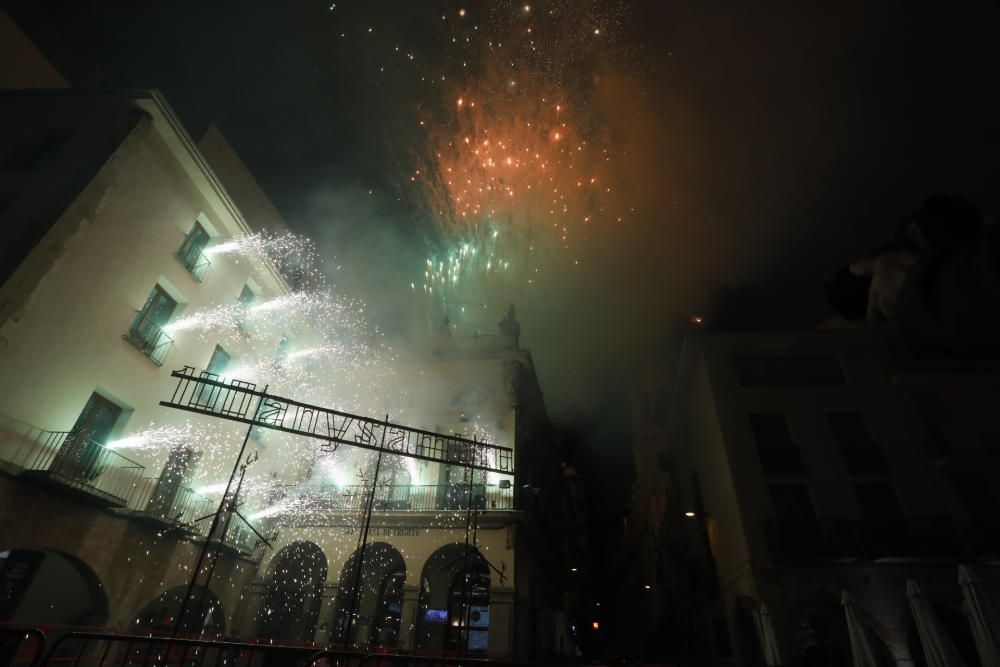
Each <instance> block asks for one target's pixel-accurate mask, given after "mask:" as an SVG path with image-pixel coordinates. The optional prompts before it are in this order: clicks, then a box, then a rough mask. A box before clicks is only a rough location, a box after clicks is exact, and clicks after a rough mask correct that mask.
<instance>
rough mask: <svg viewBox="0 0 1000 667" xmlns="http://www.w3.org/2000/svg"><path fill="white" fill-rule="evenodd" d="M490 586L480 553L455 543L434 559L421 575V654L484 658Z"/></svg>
mask: <svg viewBox="0 0 1000 667" xmlns="http://www.w3.org/2000/svg"><path fill="white" fill-rule="evenodd" d="M490 582H491V577H490V567H489V563H487V562H486V559H485V558H483V556H482V554H481V553H480V552H479V550H478V549H474V548H472V547H466V545H465V544H459V543H453V544H446V545H444V546H442V547H440V548H439V549H437V550H436V551H435V552H434V553H432V554H431V555H430V556H429V557H428V558H427V562H426V563H424V567H423V570H422V572H421V575H420V597H419V601H418V605H417V624H416V625H417V628H416V630H417V634H416V648H417V649H424V650H432V651H459V650H461V651H469V652H473V653H475V652H485V651H486V649H487V644H488V641H489V606H490V597H489V589H490Z"/></svg>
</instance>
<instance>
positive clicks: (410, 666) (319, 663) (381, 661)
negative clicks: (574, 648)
mask: <svg viewBox="0 0 1000 667" xmlns="http://www.w3.org/2000/svg"><path fill="white" fill-rule="evenodd" d="M352 658H353V659H352ZM396 665H401V666H402V667H416V666H417V665H431V666H432V667H436V666H445V665H456V666H461V667H469V666H471V665H481V666H482V667H529V666H530V665H535V666H537V667H542V666H543V665H544V666H545V667H560V665H559V664H558V663H528V662H514V661H510V660H494V659H492V658H459V657H450V656H448V657H446V656H436V655H414V654H408V653H407V654H404V653H367V654H364V655H361V656H360V658H359V656H358V655H357V654H355V655H353V656H352V655H350V654H348V655H347V656H346V660H345V655H344V653H343V651H318V652H316V653H315V654H314V655H313V656H312V657H310V658H309V661H308V662H306V663H305V667H395V666H396ZM564 665H566V667H569V663H564ZM576 667H579V665H578V664H577V665H576Z"/></svg>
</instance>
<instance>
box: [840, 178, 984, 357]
mask: <svg viewBox="0 0 1000 667" xmlns="http://www.w3.org/2000/svg"><path fill="white" fill-rule="evenodd" d="M827 293H828V295H829V297H830V300H831V302H832V303H833V304H834V306H835V307H836V308H837V310H838V311H839V312H840V313H841V315H843V316H844V317H845V318H846V319H849V320H860V319H867V320H868V321H869V322H871V323H884V322H888V323H891V324H893V325H895V326H896V327H897V328H898V329H899V331H900V333H901V334H902V335H903V336H904V337H905V338H906V339H908V340H909V341H910V342H912V343H914V344H915V345H918V346H921V347H925V348H929V349H932V350H934V351H937V352H941V353H945V354H950V355H955V356H966V357H967V356H997V355H998V354H1000V230H998V228H997V225H992V224H986V222H985V220H984V218H983V216H982V214H981V213H980V212H979V210H978V209H977V208H976V207H975V206H973V205H972V204H970V203H969V202H967V201H965V200H964V199H960V198H957V197H931V198H930V199H928V200H927V201H925V202H924V205H923V206H922V207H921V209H920V211H919V212H918V213H917V214H916V215H915V216H914V217H913V218H911V219H910V220H908V221H907V222H906V223H904V224H903V225H902V226H901V227H900V228H899V229H898V230H897V232H896V234H895V235H894V239H893V241H892V243H890V244H889V245H888V246H886V247H884V248H882V249H880V250H879V251H877V252H875V253H873V254H872V255H870V256H868V257H865V258H863V259H859V260H857V261H856V262H854V263H853V264H851V265H850V267H849V268H848V269H844V270H842V271H841V272H840V273H839V274H838V275H837V277H836V278H835V279H834V280H833V281H832V282H831V283H830V284H828V286H827Z"/></svg>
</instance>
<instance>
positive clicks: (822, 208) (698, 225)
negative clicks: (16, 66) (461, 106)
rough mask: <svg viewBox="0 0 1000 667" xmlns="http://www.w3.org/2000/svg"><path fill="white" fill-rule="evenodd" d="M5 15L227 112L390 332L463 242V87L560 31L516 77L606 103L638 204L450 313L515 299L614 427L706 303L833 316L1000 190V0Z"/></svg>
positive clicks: (536, 349) (723, 319)
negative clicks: (862, 276)
mask: <svg viewBox="0 0 1000 667" xmlns="http://www.w3.org/2000/svg"><path fill="white" fill-rule="evenodd" d="M6 4H7V6H8V7H9V8H10V9H9V11H10V13H11V15H12V16H13V17H14V18H15V20H17V21H18V22H20V23H21V24H22V25H23V26H24V27H25V29H26V31H27V32H29V34H31V35H32V36H33V37H36V38H37V41H39V43H41V44H42V45H43V48H45V49H46V50H47V51H48V52H51V53H53V54H57V53H61V54H62V56H63V57H64V58H65V57H66V54H72V57H71V58H70V60H71V63H72V66H73V69H74V71H73V72H70V74H71V78H76V79H78V80H79V81H81V82H82V83H83V84H84V85H87V84H95V83H96V84H98V85H101V86H104V87H156V88H159V89H161V90H162V91H163V92H164V94H165V95H166V97H167V99H168V101H169V102H170V103H171V105H172V106H173V107H174V108H175V110H176V111H177V113H178V114H179V116H180V117H181V119H182V120H183V121H184V123H185V124H186V125H187V127H188V128H189V130H190V131H191V133H192V135H194V136H196V137H197V136H200V134H201V133H202V132H203V131H204V130H205V128H206V127H207V126H208V125H209V123H212V122H214V123H216V124H217V125H219V127H220V128H221V130H222V132H223V133H224V134H225V135H226V136H227V137H228V138H229V140H230V141H231V143H232V144H233V145H234V147H235V149H236V150H237V152H238V153H239V154H240V155H241V157H242V158H243V159H244V161H245V162H246V164H247V165H248V166H249V168H250V170H251V171H252V172H253V173H254V175H255V176H256V177H257V179H258V180H259V181H260V183H261V184H262V186H263V187H264V189H265V190H266V191H267V193H268V194H269V195H270V196H271V198H272V199H273V200H274V202H275V203H276V205H277V206H278V208H279V209H280V210H281V211H282V213H283V215H284V216H285V217H286V219H287V220H288V221H289V223H290V224H291V225H292V227H293V228H294V229H295V230H297V231H300V232H302V233H304V234H308V235H310V236H311V237H313V238H314V239H315V240H316V242H317V243H318V245H319V247H320V249H321V250H322V251H323V252H324V253H325V254H326V255H327V256H328V260H327V266H328V269H329V270H330V271H331V272H332V273H333V275H334V276H335V278H336V280H337V282H338V284H339V285H340V286H341V288H342V289H343V290H344V291H346V292H348V293H350V294H352V295H353V296H358V297H361V298H363V299H365V300H366V301H367V302H368V303H369V306H370V308H371V311H372V313H373V317H374V318H375V319H376V320H378V321H379V322H380V323H381V324H382V326H383V327H384V328H385V329H386V330H387V331H388V332H389V333H390V334H392V333H394V332H402V331H403V330H405V329H406V327H407V325H408V323H409V321H410V320H409V318H410V316H411V314H412V310H413V309H412V306H413V300H414V299H415V298H417V297H416V296H414V295H413V294H412V293H411V288H410V282H411V281H414V280H416V281H418V282H417V288H419V280H420V279H421V272H422V271H423V262H424V259H425V257H427V255H428V252H429V251H428V247H429V246H434V245H435V244H436V246H437V247H441V246H442V245H445V244H447V242H448V241H447V239H442V237H443V236H447V228H443V227H442V225H440V224H436V223H435V221H434V220H432V219H431V218H433V215H431V214H430V212H429V208H430V207H428V206H426V205H422V204H421V202H420V197H419V193H418V192H416V191H415V190H414V187H411V183H412V182H411V181H410V177H411V176H412V175H413V173H414V168H415V167H414V164H416V163H418V162H419V160H416V159H415V156H419V155H420V154H421V152H426V151H427V149H428V147H429V146H431V141H430V139H429V137H432V136H435V135H433V134H430V133H431V132H432V130H426V129H424V128H422V127H421V126H419V124H418V121H419V120H427V122H428V123H429V124H431V123H436V124H437V126H436V127H441V128H445V129H447V128H449V127H451V126H448V125H447V123H446V122H445V121H443V120H441V119H443V118H446V117H447V114H448V113H450V112H453V111H454V109H453V107H454V104H455V98H456V97H461V95H462V94H463V91H469V90H472V91H474V92H475V93H476V94H480V93H481V92H482V91H481V90H480V89H479V88H477V87H476V83H475V82H476V80H477V77H481V78H484V79H488V78H489V77H491V76H495V72H491V71H490V70H491V68H496V67H498V66H499V65H502V64H503V63H499V65H498V63H497V62H492V63H491V62H490V59H491V58H493V59H494V60H498V58H497V57H496V54H497V51H495V50H493V51H491V50H490V49H488V48H487V46H486V45H485V44H484V43H485V42H486V41H488V40H489V39H493V38H496V37H497V36H498V35H500V39H503V35H504V34H505V31H507V32H508V33H512V34H513V33H517V34H518V35H519V36H518V37H517V39H520V40H522V42H521V43H520V44H521V46H523V39H524V38H525V32H526V31H527V29H528V28H530V27H532V26H536V29H537V32H538V33H539V45H538V48H539V49H543V50H544V49H548V51H547V52H546V53H545V55H544V58H543V59H542V60H540V61H538V62H535V61H532V62H529V63H516V64H512V68H513V69H512V71H515V72H516V73H517V76H518V77H521V78H520V80H519V81H517V86H518V87H519V88H523V87H524V86H536V87H537V88H538V89H539V90H544V89H549V90H550V91H551V95H552V99H553V100H554V99H556V98H559V99H567V100H569V105H570V111H571V112H573V111H576V110H577V109H582V110H583V111H581V112H580V115H579V116H578V117H579V118H581V119H585V122H584V121H583V120H581V127H582V126H583V125H586V126H587V128H588V130H587V131H588V133H589V134H588V135H587V136H588V137H589V138H590V139H591V142H590V144H588V147H587V150H588V151H589V150H592V149H593V148H595V147H597V146H604V147H606V148H608V149H609V150H610V152H611V154H613V158H614V159H613V160H612V161H610V162H608V163H607V166H606V167H605V168H604V169H605V171H604V172H603V173H602V177H603V178H604V179H605V180H606V181H608V182H614V183H615V185H616V189H615V191H614V192H613V193H612V194H611V195H610V196H609V197H607V198H606V200H605V201H606V206H607V207H608V208H607V211H603V210H602V213H603V214H604V218H606V219H600V218H601V215H597V214H596V213H595V215H596V218H595V220H594V223H593V226H592V227H590V228H589V229H590V232H589V234H585V233H584V232H580V231H578V230H579V229H584V228H582V227H580V228H574V229H573V231H572V232H571V233H572V235H573V236H572V239H571V242H574V243H579V245H578V246H577V245H574V246H573V250H571V251H566V252H563V251H562V250H560V249H559V248H557V247H556V246H557V245H558V244H557V243H551V244H550V247H549V246H547V247H546V251H547V252H548V254H547V255H546V264H545V267H544V268H545V272H543V274H542V275H543V276H544V277H543V279H541V280H540V281H539V282H538V283H537V284H533V285H532V287H530V288H529V287H526V286H525V285H524V284H519V285H516V286H511V284H510V283H504V285H503V286H502V288H495V287H494V288H490V289H485V288H484V289H483V290H482V291H481V293H482V294H483V295H484V296H483V297H482V301H483V303H485V304H486V305H487V308H484V309H483V311H484V313H483V314H482V315H478V316H476V317H478V318H479V319H475V318H473V317H472V316H471V315H470V316H469V319H468V320H463V319H462V316H460V315H458V314H457V313H455V312H453V313H452V315H453V318H454V319H456V320H459V323H460V324H461V325H462V326H465V327H466V328H467V329H471V328H476V329H479V330H481V331H489V332H492V331H493V327H494V325H495V322H496V319H497V318H498V317H499V315H500V314H501V313H502V312H503V310H504V309H505V307H506V303H508V302H510V301H513V302H515V303H516V304H517V305H518V309H519V313H520V315H521V318H520V319H521V322H522V327H523V330H524V336H523V342H524V344H525V345H526V346H527V347H529V348H530V349H531V350H532V352H533V353H534V356H535V360H536V364H537V365H538V367H539V369H540V373H541V381H542V385H543V388H544V389H545V391H546V400H547V402H548V404H549V407H550V410H551V411H552V412H553V413H554V414H555V415H556V416H557V417H558V418H560V419H563V420H573V421H575V423H576V424H578V425H582V426H584V427H585V428H586V427H588V426H590V425H591V424H595V423H597V424H601V423H603V424H604V425H605V426H607V424H608V423H611V422H607V421H605V422H602V420H601V418H600V417H599V416H598V417H595V414H596V413H597V412H598V411H599V410H601V409H604V408H606V407H607V406H608V405H612V404H613V401H611V400H610V399H609V397H612V396H621V395H622V393H623V392H622V389H623V388H625V387H627V386H628V384H629V382H630V379H629V378H630V377H632V376H633V375H634V374H635V373H636V372H637V371H638V370H640V369H643V368H648V367H649V365H650V360H651V359H657V358H662V357H664V356H666V355H668V351H669V350H670V349H671V348H670V346H671V344H672V342H673V341H675V340H676V335H675V334H676V332H677V331H678V330H679V329H681V328H683V327H685V326H687V322H688V321H689V318H690V317H691V316H693V315H696V314H697V315H700V316H703V317H704V318H705V320H706V325H705V326H706V327H708V328H710V329H712V330H725V329H733V328H777V327H785V326H793V327H803V326H804V327H811V326H815V325H816V324H817V323H818V322H820V321H822V320H823V319H824V318H825V317H827V316H828V315H829V312H830V309H829V307H828V306H827V304H826V301H825V297H824V296H823V283H824V281H825V280H826V279H827V278H828V277H829V276H830V275H831V274H832V273H833V272H834V271H835V270H836V269H837V268H838V267H840V266H843V265H845V264H846V263H848V262H849V261H851V260H852V259H854V258H856V257H858V256H860V255H862V254H864V253H866V252H868V251H869V250H871V249H873V248H875V247H877V246H879V245H881V244H882V243H883V242H884V241H885V240H886V239H887V236H888V234H889V233H890V231H891V229H892V228H893V227H894V226H895V225H896V224H898V222H899V221H900V220H901V219H902V218H904V217H905V216H907V215H908V214H910V213H912V212H913V211H914V210H915V209H916V208H917V207H918V206H919V204H920V202H921V200H922V199H923V198H924V197H925V196H927V195H929V194H935V193H953V194H960V195H964V196H967V197H969V198H970V199H972V200H973V201H975V202H976V203H978V204H979V205H980V206H981V207H982V208H983V209H984V210H985V211H987V212H988V213H995V212H996V211H997V210H998V206H997V205H998V203H1000V202H998V189H997V187H996V174H997V169H996V166H995V161H996V156H997V154H998V151H997V148H998V138H1000V132H998V129H997V120H996V119H997V118H1000V102H998V99H1000V96H998V95H996V93H995V88H996V79H997V74H996V72H997V65H998V55H997V49H996V46H995V35H994V32H995V27H996V26H997V25H998V19H1000V8H998V5H997V3H996V2H978V3H977V2H964V3H960V5H956V3H945V2H940V3H904V2H899V3H874V2H829V3H813V2H810V3H780V2H779V3H774V2H766V3H765V2H761V3H750V2H744V1H739V2H711V3H706V2H698V3H692V2H672V1H668V0H659V1H656V2H647V3H639V2H635V3H626V2H606V3H589V2H580V3H574V2H566V1H553V2H545V1H543V0H539V1H537V2H530V3H529V4H530V5H531V6H530V9H528V10H526V9H525V7H524V4H525V3H520V2H519V3H509V2H498V3H481V2H474V1H471V0H470V1H468V2H464V1H458V2H441V1H434V2H418V1H416V0H414V1H400V2H353V1H351V0H338V1H337V2H336V3H331V2H329V1H327V2H313V1H311V0H310V1H307V0H302V1H296V2H278V1H271V2H265V1H259V0H253V1H246V0H244V1H240V2H229V1H213V2H203V1H199V2H190V1H183V2H177V1H172V2H138V3H136V2H107V1H104V2H91V1H88V0H74V1H72V2H54V1H48V0H37V1H35V2H8V3H6ZM547 13H548V14H547ZM546 14H547V15H546ZM535 21H537V24H536V23H535ZM577 24H578V25H577ZM577 29H578V30H577ZM546 31H548V32H546ZM560 31H561V32H560ZM574 31H575V32H574ZM567 32H569V33H572V34H571V35H570V36H569V37H567V38H566V39H565V40H563V41H560V40H559V39H556V38H554V37H552V35H557V34H558V35H565V33H567ZM590 35H592V37H593V39H592V43H587V42H585V41H583V40H586V39H588V38H589V37H588V36H590ZM470 36H471V37H470ZM466 37H470V38H469V39H465V38H466ZM509 39H511V40H514V37H509ZM515 44H517V42H515ZM397 47H398V50H397ZM55 59H57V58H55ZM499 60H502V58H500V59H499ZM561 60H562V61H565V62H561ZM540 63H541V64H544V67H542V66H541V64H540ZM57 64H60V65H61V64H62V63H57ZM504 66H505V65H504ZM543 70H544V71H543ZM553 72H555V74H553ZM441 76H444V77H445V80H444V81H441V80H440V79H439V77H441ZM532 78H537V80H532ZM511 86H512V87H513V83H512V84H511ZM560 89H563V90H560ZM494 92H496V91H494ZM497 94H499V93H497ZM505 94H507V95H508V98H510V94H511V93H510V91H508V92H507V93H505ZM546 103H548V101H547V102H546ZM497 109H499V111H498V113H500V114H501V115H502V114H503V111H502V110H503V106H502V105H498V107H497ZM501 120H504V119H501ZM579 135H580V136H581V137H582V136H584V131H583V130H582V129H580V130H579ZM421 176H422V175H421ZM424 204H426V202H424ZM583 205H584V206H591V205H593V206H594V207H595V211H596V209H597V208H598V207H599V206H604V205H605V203H601V204H593V203H592V202H591V201H590V200H585V201H584V203H583ZM612 209H615V210H617V211H625V215H624V216H623V217H624V220H623V222H621V223H617V226H616V220H615V218H616V216H617V214H612V213H610V211H611V210H612ZM535 213H536V212H534V211H527V212H526V213H525V217H526V218H533V216H535ZM538 217H539V218H541V217H542V214H541V212H538ZM578 222H579V221H578ZM588 224H589V223H588ZM529 231H530V232H531V234H534V236H532V237H531V238H534V239H536V241H537V240H538V239H542V241H541V242H542V243H543V244H544V243H548V242H549V241H552V240H553V239H548V237H545V233H546V232H545V231H544V226H541V227H537V228H531V229H529ZM505 233H506V232H505ZM521 250H522V251H523V250H524V249H523V248H522V249H521ZM573 253H575V254H573ZM573 261H579V262H580V263H579V264H577V265H574V264H573ZM337 267H339V269H337ZM526 270H527V268H526ZM477 303H478V301H477ZM581 415H584V416H581ZM615 423H616V424H617V422H615ZM611 439H612V440H614V439H615V438H611ZM609 447H610V448H615V446H609Z"/></svg>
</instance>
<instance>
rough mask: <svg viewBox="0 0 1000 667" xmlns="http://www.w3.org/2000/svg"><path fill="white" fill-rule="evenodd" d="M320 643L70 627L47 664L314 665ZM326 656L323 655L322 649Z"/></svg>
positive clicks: (161, 666) (168, 666) (346, 654)
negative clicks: (210, 638)
mask: <svg viewBox="0 0 1000 667" xmlns="http://www.w3.org/2000/svg"><path fill="white" fill-rule="evenodd" d="M317 648H318V647H317V646H316V645H315V644H313V645H308V646H289V645H282V644H280V643H279V644H273V643H259V644H258V643H244V642H240V643H238V642H226V641H208V640H199V639H171V638H168V637H156V636H135V635H113V634H107V633H100V632H71V633H69V634H67V635H65V636H63V637H61V638H60V639H58V640H57V641H56V642H55V643H53V644H52V648H51V649H50V650H49V652H48V654H47V655H46V656H45V660H44V662H43V663H42V664H43V665H46V666H48V665H61V664H69V665H87V666H88V667H111V666H112V665H114V666H116V667H120V666H123V665H127V666H133V667H138V666H139V665H142V666H143V667H154V666H155V667H175V666H176V667H189V666H191V667H194V666H197V667H213V666H214V667H258V666H260V665H289V666H290V667H304V666H305V665H307V664H312V663H311V659H312V657H313V656H314V655H316V651H317ZM324 655H325V654H324ZM330 655H331V656H332V657H334V659H335V660H343V661H344V662H343V663H342V664H343V665H345V666H346V664H347V662H346V661H347V659H349V658H353V659H354V662H357V661H358V660H359V659H360V656H359V655H358V654H357V653H349V652H338V651H334V652H331V653H330Z"/></svg>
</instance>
